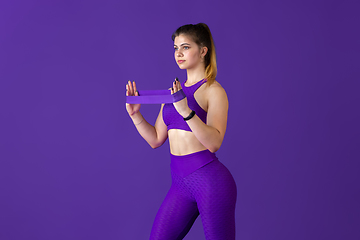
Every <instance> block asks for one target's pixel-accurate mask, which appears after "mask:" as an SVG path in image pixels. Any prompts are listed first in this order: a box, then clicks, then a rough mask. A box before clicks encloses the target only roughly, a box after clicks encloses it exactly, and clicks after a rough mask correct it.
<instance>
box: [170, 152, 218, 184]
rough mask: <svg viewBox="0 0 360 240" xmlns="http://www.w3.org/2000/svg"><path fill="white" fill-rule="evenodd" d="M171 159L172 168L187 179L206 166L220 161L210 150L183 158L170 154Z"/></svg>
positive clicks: (183, 156)
mask: <svg viewBox="0 0 360 240" xmlns="http://www.w3.org/2000/svg"><path fill="white" fill-rule="evenodd" d="M170 157H171V163H170V168H171V170H172V171H173V172H175V173H176V174H177V175H179V176H180V177H186V176H187V175H189V174H191V173H193V172H195V171H196V170H197V169H199V168H201V167H203V166H205V165H206V164H208V163H210V162H212V161H214V160H218V158H217V157H216V155H215V153H212V152H210V151H209V150H203V151H200V152H195V153H191V154H188V155H182V156H177V155H172V154H171V153H170Z"/></svg>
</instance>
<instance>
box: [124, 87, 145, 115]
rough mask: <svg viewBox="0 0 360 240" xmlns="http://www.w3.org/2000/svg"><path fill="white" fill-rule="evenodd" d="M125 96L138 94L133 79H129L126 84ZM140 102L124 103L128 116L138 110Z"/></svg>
mask: <svg viewBox="0 0 360 240" xmlns="http://www.w3.org/2000/svg"><path fill="white" fill-rule="evenodd" d="M126 96H139V92H138V91H137V89H136V84H135V81H133V82H131V81H130V80H129V81H128V83H127V84H126ZM140 106H141V104H129V103H126V110H127V111H128V113H129V115H130V117H132V116H133V115H135V114H136V113H138V112H139V110H140Z"/></svg>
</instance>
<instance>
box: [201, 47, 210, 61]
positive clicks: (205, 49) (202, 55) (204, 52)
mask: <svg viewBox="0 0 360 240" xmlns="http://www.w3.org/2000/svg"><path fill="white" fill-rule="evenodd" d="M207 52H208V48H207V47H202V48H201V50H200V55H201V57H202V58H204V57H205V55H206V53H207Z"/></svg>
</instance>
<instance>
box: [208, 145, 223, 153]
mask: <svg viewBox="0 0 360 240" xmlns="http://www.w3.org/2000/svg"><path fill="white" fill-rule="evenodd" d="M219 148H220V146H212V147H210V148H208V149H209V151H210V152H212V153H214V152H216V151H217V150H219Z"/></svg>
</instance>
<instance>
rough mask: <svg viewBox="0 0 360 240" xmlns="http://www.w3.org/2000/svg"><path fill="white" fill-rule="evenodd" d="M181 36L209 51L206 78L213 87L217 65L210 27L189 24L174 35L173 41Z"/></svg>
mask: <svg viewBox="0 0 360 240" xmlns="http://www.w3.org/2000/svg"><path fill="white" fill-rule="evenodd" d="M180 34H184V35H187V36H189V37H191V38H192V40H193V41H194V42H195V43H196V44H197V45H198V46H199V47H200V48H201V47H207V49H208V51H207V53H206V55H205V78H206V79H207V81H208V83H209V85H211V84H212V83H213V82H214V81H215V78H216V74H217V64H216V52H215V45H214V40H213V37H212V35H211V32H210V29H209V27H208V26H207V25H206V24H205V23H198V24H195V25H193V24H187V25H184V26H181V27H179V28H178V29H176V31H175V32H174V33H173V34H172V36H171V39H172V40H173V41H174V40H175V38H176V37H177V36H179V35H180Z"/></svg>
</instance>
